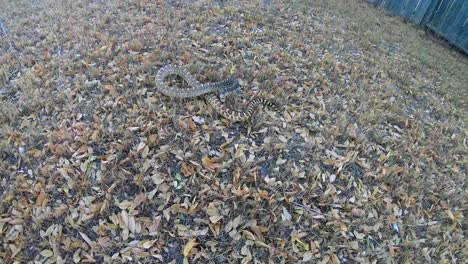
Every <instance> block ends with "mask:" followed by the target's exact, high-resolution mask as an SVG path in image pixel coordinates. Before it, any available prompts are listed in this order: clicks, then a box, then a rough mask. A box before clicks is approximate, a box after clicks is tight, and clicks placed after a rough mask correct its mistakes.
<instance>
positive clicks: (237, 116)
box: [156, 65, 278, 121]
mask: <svg viewBox="0 0 468 264" xmlns="http://www.w3.org/2000/svg"><path fill="white" fill-rule="evenodd" d="M169 75H178V76H180V77H182V78H183V79H184V80H185V81H186V82H187V83H188V84H189V85H190V88H178V87H170V86H167V85H166V84H165V83H164V80H165V79H166V77H167V76H169ZM156 88H157V89H158V91H159V92H161V93H162V94H164V95H167V96H172V97H179V98H188V97H196V96H201V95H203V96H204V97H205V99H206V100H207V101H208V103H209V104H210V105H211V106H212V107H213V108H214V109H215V110H216V111H217V112H218V113H219V114H221V115H222V116H224V117H225V118H227V119H230V120H232V121H245V120H247V119H249V118H250V117H252V115H253V114H254V112H255V109H256V107H257V106H258V105H265V106H268V107H270V108H272V109H273V110H275V111H278V110H277V108H276V106H275V105H274V104H273V103H271V102H270V101H267V100H265V99H263V98H256V99H253V100H252V101H250V102H249V104H248V105H247V109H246V110H245V111H234V110H232V109H230V108H228V107H226V105H225V104H224V103H223V102H222V99H223V98H224V96H225V95H226V94H228V93H231V92H233V91H235V90H237V89H239V83H238V82H237V80H235V79H226V80H223V81H220V82H214V83H206V84H202V83H200V82H199V81H197V80H196V79H195V77H193V76H192V75H191V74H190V73H189V72H188V71H186V70H185V69H184V68H182V67H178V66H175V65H166V66H164V67H162V68H161V69H159V71H158V73H157V74H156ZM217 94H219V97H218V96H217ZM220 98H221V99H220Z"/></svg>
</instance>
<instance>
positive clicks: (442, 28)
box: [368, 0, 468, 55]
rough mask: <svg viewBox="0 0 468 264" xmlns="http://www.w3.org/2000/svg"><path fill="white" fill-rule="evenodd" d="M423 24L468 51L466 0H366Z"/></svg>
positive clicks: (467, 5)
mask: <svg viewBox="0 0 468 264" xmlns="http://www.w3.org/2000/svg"><path fill="white" fill-rule="evenodd" d="M368 2H370V3H373V4H375V5H378V6H381V7H383V8H385V9H387V10H388V11H390V12H391V13H393V14H395V15H398V16H403V17H406V18H408V19H409V20H411V21H412V22H414V23H416V24H418V25H421V26H426V27H428V28H430V29H431V30H433V31H434V32H436V33H437V34H439V35H441V36H442V37H444V38H445V39H447V40H448V41H450V42H451V43H453V44H454V45H455V46H457V47H459V48H460V49H462V50H463V51H464V52H465V54H467V55H468V0H368Z"/></svg>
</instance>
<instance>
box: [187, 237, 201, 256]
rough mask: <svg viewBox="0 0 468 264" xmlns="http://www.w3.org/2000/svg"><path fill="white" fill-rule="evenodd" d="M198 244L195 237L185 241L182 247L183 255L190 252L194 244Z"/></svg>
mask: <svg viewBox="0 0 468 264" xmlns="http://www.w3.org/2000/svg"><path fill="white" fill-rule="evenodd" d="M196 245H198V244H197V242H195V239H194V238H191V239H189V241H188V242H187V244H186V245H185V247H184V257H187V256H188V255H189V253H190V250H192V248H193V247H194V246H196Z"/></svg>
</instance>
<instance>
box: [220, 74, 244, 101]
mask: <svg viewBox="0 0 468 264" xmlns="http://www.w3.org/2000/svg"><path fill="white" fill-rule="evenodd" d="M218 84H219V86H220V89H219V91H220V92H219V100H221V102H224V101H225V100H226V96H227V95H228V94H230V93H233V92H235V91H237V90H239V87H240V85H239V81H237V80H236V79H234V78H229V79H226V80H223V81H220V82H219V83H218Z"/></svg>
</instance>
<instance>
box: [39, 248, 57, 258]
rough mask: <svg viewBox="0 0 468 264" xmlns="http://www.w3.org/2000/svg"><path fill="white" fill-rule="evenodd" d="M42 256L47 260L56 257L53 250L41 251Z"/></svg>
mask: <svg viewBox="0 0 468 264" xmlns="http://www.w3.org/2000/svg"><path fill="white" fill-rule="evenodd" d="M41 255H42V256H44V257H46V258H50V257H52V256H53V255H54V252H52V250H48V249H45V250H42V251H41Z"/></svg>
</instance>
